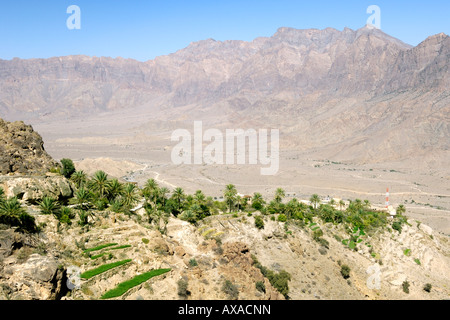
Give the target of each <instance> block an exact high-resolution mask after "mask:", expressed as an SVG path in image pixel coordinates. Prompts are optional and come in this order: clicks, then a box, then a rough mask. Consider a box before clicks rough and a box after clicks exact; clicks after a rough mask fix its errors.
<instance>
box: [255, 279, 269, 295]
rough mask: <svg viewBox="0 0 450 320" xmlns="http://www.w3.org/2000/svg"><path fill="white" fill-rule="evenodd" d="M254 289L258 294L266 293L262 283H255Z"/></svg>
mask: <svg viewBox="0 0 450 320" xmlns="http://www.w3.org/2000/svg"><path fill="white" fill-rule="evenodd" d="M255 287H256V290H258V291H259V292H262V293H266V285H265V284H264V281H257V282H256V284H255Z"/></svg>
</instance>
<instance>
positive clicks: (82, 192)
mask: <svg viewBox="0 0 450 320" xmlns="http://www.w3.org/2000/svg"><path fill="white" fill-rule="evenodd" d="M74 195H75V197H74V198H72V199H71V203H72V204H75V205H77V206H79V207H81V208H82V209H87V207H88V206H89V204H90V201H91V200H92V193H91V192H90V191H89V190H87V189H85V188H84V187H81V188H80V189H79V190H77V191H75V193H74Z"/></svg>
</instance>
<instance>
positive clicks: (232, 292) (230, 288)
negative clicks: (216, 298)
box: [222, 280, 239, 300]
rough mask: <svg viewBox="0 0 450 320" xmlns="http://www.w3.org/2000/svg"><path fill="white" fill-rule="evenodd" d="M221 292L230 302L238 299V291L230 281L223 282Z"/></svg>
mask: <svg viewBox="0 0 450 320" xmlns="http://www.w3.org/2000/svg"><path fill="white" fill-rule="evenodd" d="M222 292H224V293H225V294H227V295H228V297H229V298H230V300H237V299H238V297H239V290H238V288H237V286H236V285H234V284H233V283H232V282H231V281H230V280H225V282H224V284H223V286H222Z"/></svg>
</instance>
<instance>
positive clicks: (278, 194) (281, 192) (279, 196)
mask: <svg viewBox="0 0 450 320" xmlns="http://www.w3.org/2000/svg"><path fill="white" fill-rule="evenodd" d="M285 196H286V193H285V192H284V190H283V189H282V188H278V189H277V190H276V191H275V198H274V200H275V202H276V203H281V202H282V201H283V198H284V197H285Z"/></svg>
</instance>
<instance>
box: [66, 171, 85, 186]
mask: <svg viewBox="0 0 450 320" xmlns="http://www.w3.org/2000/svg"><path fill="white" fill-rule="evenodd" d="M70 180H71V181H72V182H73V183H75V186H76V187H77V189H79V188H80V187H81V186H83V185H85V184H86V182H87V175H86V173H85V172H84V171H83V170H80V171H75V172H74V173H73V174H72V175H71V176H70Z"/></svg>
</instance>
